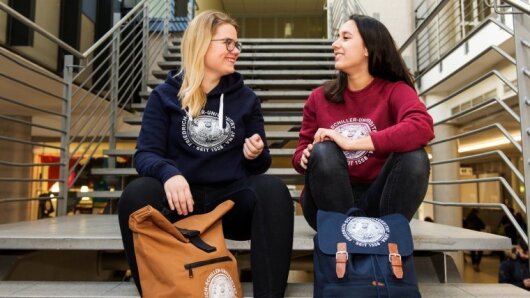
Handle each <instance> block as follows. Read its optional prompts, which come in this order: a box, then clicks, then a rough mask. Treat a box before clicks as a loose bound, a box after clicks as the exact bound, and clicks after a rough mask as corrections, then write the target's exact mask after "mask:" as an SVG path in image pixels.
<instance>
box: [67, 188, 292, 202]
mask: <svg viewBox="0 0 530 298" xmlns="http://www.w3.org/2000/svg"><path fill="white" fill-rule="evenodd" d="M289 193H290V194H291V197H292V198H293V200H294V201H297V202H298V201H299V200H300V194H301V192H300V191H298V190H289ZM121 194H122V191H121V190H115V191H89V192H78V193H76V195H77V197H78V198H82V197H90V198H105V199H109V200H115V199H119V198H120V197H121Z"/></svg>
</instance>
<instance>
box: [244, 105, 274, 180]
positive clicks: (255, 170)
mask: <svg viewBox="0 0 530 298" xmlns="http://www.w3.org/2000/svg"><path fill="white" fill-rule="evenodd" d="M264 125H265V124H264V120H263V114H262V112H261V105H260V103H259V99H258V98H257V97H255V98H254V104H253V106H252V113H251V115H250V117H249V118H248V119H247V120H246V123H245V139H247V140H246V144H245V145H243V146H244V148H243V155H244V158H245V160H244V163H245V168H246V169H247V170H248V172H249V174H252V175H259V174H263V173H265V172H266V171H267V170H268V169H269V167H270V165H271V156H270V152H269V146H268V145H267V138H266V136H265V126H264ZM256 134H257V136H256ZM260 147H261V148H262V149H261V152H259V149H260ZM256 150H257V151H256ZM255 153H257V154H259V155H258V156H257V157H255V155H254V154H255Z"/></svg>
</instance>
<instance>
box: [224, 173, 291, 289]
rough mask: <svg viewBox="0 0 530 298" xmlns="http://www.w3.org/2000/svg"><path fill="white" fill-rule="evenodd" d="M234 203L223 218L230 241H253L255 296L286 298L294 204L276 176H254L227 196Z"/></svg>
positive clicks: (237, 184) (245, 180)
mask: <svg viewBox="0 0 530 298" xmlns="http://www.w3.org/2000/svg"><path fill="white" fill-rule="evenodd" d="M225 195H226V197H225V198H228V199H232V200H233V201H234V202H235V205H234V208H233V209H232V210H231V211H230V212H229V213H227V214H226V215H225V217H224V218H223V230H224V231H225V235H226V237H227V238H229V239H236V240H243V239H249V238H250V239H251V246H252V247H251V265H252V279H253V286H254V287H253V289H254V297H283V296H284V292H285V288H286V286H287V277H288V274H289V266H290V262H291V251H292V242H293V220H294V218H293V216H294V209H293V201H292V198H291V195H290V194H289V190H288V189H287V187H286V186H285V184H284V183H283V182H282V181H281V180H280V179H279V178H277V177H274V176H268V175H259V176H252V177H249V178H246V179H244V181H243V183H236V184H235V188H233V189H232V191H230V192H228V193H226V194H225Z"/></svg>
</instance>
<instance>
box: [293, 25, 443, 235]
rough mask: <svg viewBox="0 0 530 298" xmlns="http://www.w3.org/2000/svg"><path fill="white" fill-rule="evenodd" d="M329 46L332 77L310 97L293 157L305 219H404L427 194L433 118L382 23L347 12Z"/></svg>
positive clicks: (313, 224)
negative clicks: (320, 213)
mask: <svg viewBox="0 0 530 298" xmlns="http://www.w3.org/2000/svg"><path fill="white" fill-rule="evenodd" d="M332 47H333V53H334V55H335V68H336V69H337V70H338V71H339V72H338V76H337V78H336V79H334V80H331V81H329V82H326V83H325V84H324V86H321V87H319V88H317V89H315V90H314V91H313V92H312V93H311V95H310V96H309V98H308V100H307V102H306V104H305V106H304V117H303V121H302V127H301V130H300V140H299V142H298V146H297V148H296V152H295V154H294V156H293V160H292V161H293V166H294V168H295V169H296V170H297V171H298V172H300V173H303V174H305V189H304V193H303V195H302V197H301V204H302V208H303V211H304V216H305V218H306V220H307V221H308V223H309V224H310V225H311V226H312V227H313V228H314V229H316V213H317V210H319V209H322V210H326V211H336V212H346V211H347V210H348V209H350V208H351V207H354V206H355V207H357V208H360V209H363V210H364V211H365V212H366V214H367V215H368V216H372V217H376V216H382V215H386V214H391V213H401V214H403V215H404V216H405V217H406V218H407V219H409V220H410V219H411V218H412V216H413V215H414V213H415V212H416V210H417V209H418V207H419V205H420V204H421V202H422V200H423V197H424V196H425V193H426V191H427V183H428V179H429V171H430V167H429V159H428V157H427V153H426V152H425V150H424V146H425V145H427V143H428V142H429V140H431V139H432V138H433V137H434V133H433V122H432V118H431V116H430V115H429V114H428V113H427V110H426V108H425V105H424V104H423V103H422V101H420V99H419V98H418V95H417V94H416V91H415V90H414V85H413V80H412V77H411V75H410V72H409V71H408V69H407V67H406V66H405V63H404V62H403V59H402V57H401V55H400V53H399V52H398V50H397V48H396V45H395V43H394V40H393V39H392V36H391V35H390V33H389V32H388V29H387V28H386V27H385V26H384V25H383V24H382V23H380V22H379V21H377V20H376V19H374V18H371V17H367V16H358V15H353V16H351V17H350V18H349V20H348V21H347V22H345V23H344V24H343V25H342V26H341V27H340V31H339V35H338V38H337V40H335V42H333V44H332Z"/></svg>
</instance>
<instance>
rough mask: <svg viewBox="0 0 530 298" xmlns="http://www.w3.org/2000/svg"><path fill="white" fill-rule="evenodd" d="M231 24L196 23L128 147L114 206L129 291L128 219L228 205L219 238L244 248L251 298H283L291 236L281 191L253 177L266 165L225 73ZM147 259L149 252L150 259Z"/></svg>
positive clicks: (255, 123)
mask: <svg viewBox="0 0 530 298" xmlns="http://www.w3.org/2000/svg"><path fill="white" fill-rule="evenodd" d="M236 29H237V25H236V23H235V21H234V20H233V19H231V18H230V17H228V16H227V15H225V14H224V13H221V12H216V11H206V12H203V13H201V14H199V15H198V16H196V17H195V18H194V19H193V20H192V21H191V23H190V24H189V27H188V28H187V29H186V32H185V33H184V36H183V37H182V42H181V54H182V64H181V70H180V71H179V72H175V71H172V72H170V73H169V74H168V77H167V79H166V82H165V83H163V84H161V85H160V86H158V87H157V88H155V89H154V90H153V92H152V93H151V96H150V97H149V101H148V103H147V106H146V109H145V112H144V115H143V119H142V128H141V131H140V135H139V137H138V142H137V152H136V154H135V157H134V159H135V166H136V169H137V171H138V173H139V174H140V176H142V177H141V178H138V179H136V180H134V181H133V182H131V183H130V184H129V185H128V186H127V187H126V189H125V190H124V192H123V195H122V197H121V199H120V204H119V219H120V228H121V232H122V237H123V243H124V247H125V251H126V254H127V259H128V262H129V264H130V266H131V269H132V273H133V277H134V279H135V282H136V286H137V287H138V290H139V291H140V293H141V280H139V277H138V269H137V265H136V259H135V255H134V245H133V239H132V234H131V231H130V230H129V227H128V223H127V222H128V218H129V215H130V214H131V213H133V212H134V211H136V210H138V209H140V208H142V207H143V206H145V205H148V204H149V205H152V206H153V207H154V208H157V209H158V210H159V211H162V213H163V214H167V215H166V217H167V218H168V219H169V220H170V221H172V222H174V221H177V220H179V219H181V218H183V217H186V216H188V215H191V214H200V213H206V212H209V211H211V210H213V209H214V208H215V207H216V206H217V205H219V204H220V203H221V202H223V201H225V200H226V199H231V200H233V201H234V202H235V206H234V208H233V209H232V210H231V211H230V212H229V213H228V214H227V215H225V217H224V218H223V228H224V232H225V236H226V237H227V238H228V239H234V240H248V239H250V240H251V243H252V248H251V266H252V277H253V284H254V286H253V289H254V297H283V295H284V291H285V287H286V283H287V275H288V271H289V263H290V257H291V248H292V237H293V235H292V234H293V204H292V200H291V197H290V194H289V191H288V189H287V187H286V186H285V184H284V183H283V182H282V181H281V180H279V179H278V178H276V177H272V176H266V175H261V174H263V173H264V172H265V171H266V170H267V169H268V168H269V166H270V164H271V157H270V154H269V149H268V147H267V141H266V138H265V130H264V127H263V116H262V113H261V108H260V101H259V99H258V98H257V96H256V94H255V93H254V92H253V91H252V90H251V89H250V88H248V87H246V86H245V85H244V83H243V79H242V77H241V75H240V74H239V73H237V72H235V63H236V61H237V58H238V57H239V54H240V53H241V44H240V43H239V42H238V40H237V30H236ZM153 253H156V252H153Z"/></svg>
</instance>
